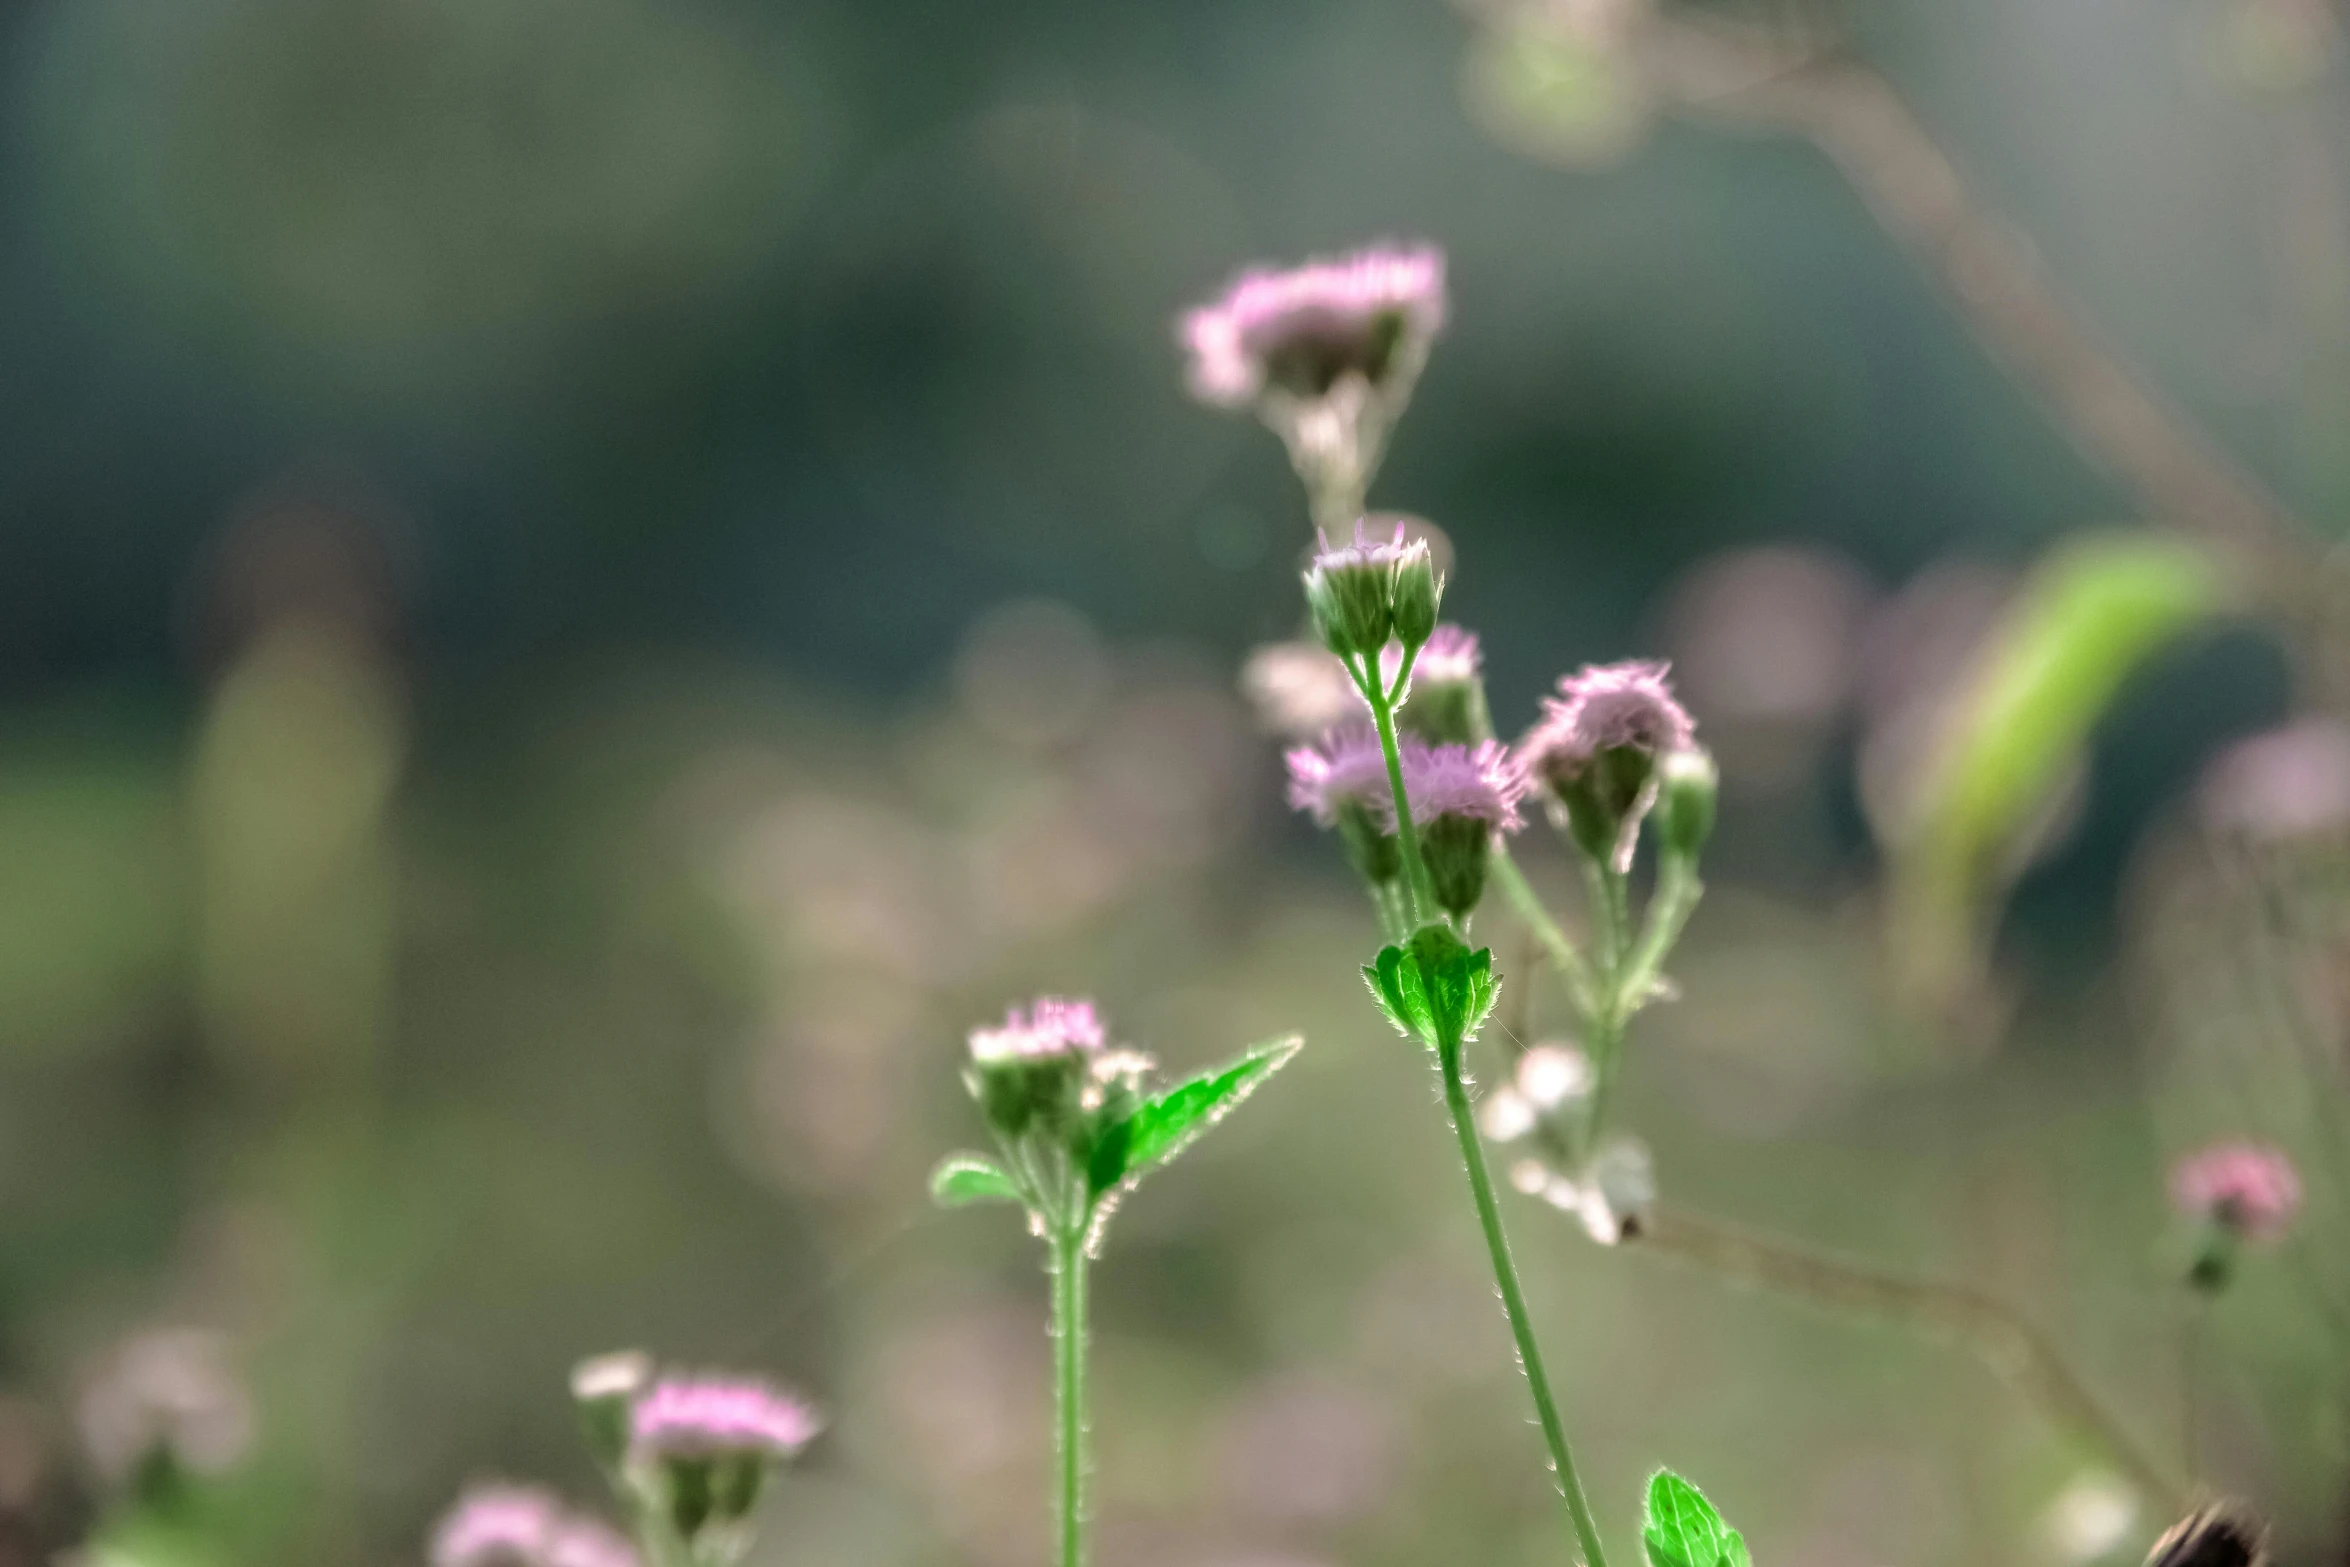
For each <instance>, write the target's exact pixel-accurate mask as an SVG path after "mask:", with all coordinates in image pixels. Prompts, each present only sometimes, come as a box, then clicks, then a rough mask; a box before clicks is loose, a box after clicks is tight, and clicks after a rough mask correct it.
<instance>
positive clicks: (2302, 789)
mask: <svg viewBox="0 0 2350 1567" xmlns="http://www.w3.org/2000/svg"><path fill="white" fill-rule="evenodd" d="M2201 805H2202V811H2203V820H2204V822H2205V824H2206V825H2207V826H2209V827H2211V828H2212V829H2213V830H2214V831H2218V832H2224V833H2234V834H2239V835H2241V836H2243V837H2245V838H2249V839H2252V840H2254V841H2255V842H2263V843H2274V842H2281V841H2284V840H2287V839H2292V838H2304V837H2314V836H2317V835H2319V834H2323V833H2329V832H2340V831H2341V830H2342V829H2343V828H2345V827H2350V729H2345V728H2344V727H2343V726H2342V725H2341V724H2339V723H2336V722H2335V721H2333V720H2332V719H2325V718H2310V719H2304V720H2302V721H2301V722H2299V723H2296V724H2288V725H2286V726H2285V727H2284V728H2282V729H2272V730H2269V731H2268V732H2267V733H2265V734H2257V735H2254V736H2252V737H2251V738H2250V739H2248V740H2239V741H2238V742H2236V744H2234V745H2233V746H2230V747H2229V748H2228V749H2227V750H2226V751H2224V752H2222V753H2221V754H2220V756H2219V758H2218V759H2217V760H2216V761H2214V762H2213V763H2212V764H2211V766H2210V768H2209V769H2208V770H2207V771H2206V772H2205V773H2204V775H2203V785H2202V790H2201Z"/></svg>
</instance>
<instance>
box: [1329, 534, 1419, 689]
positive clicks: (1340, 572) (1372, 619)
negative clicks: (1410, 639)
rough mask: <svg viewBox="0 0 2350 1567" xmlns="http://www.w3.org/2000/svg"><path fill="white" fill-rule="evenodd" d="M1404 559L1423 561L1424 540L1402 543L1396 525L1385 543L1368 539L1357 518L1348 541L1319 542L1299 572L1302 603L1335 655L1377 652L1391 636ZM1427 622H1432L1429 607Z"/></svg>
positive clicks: (1369, 654) (1341, 656) (1392, 634)
mask: <svg viewBox="0 0 2350 1567" xmlns="http://www.w3.org/2000/svg"><path fill="white" fill-rule="evenodd" d="M1407 560H1411V561H1416V562H1418V563H1420V564H1423V565H1425V564H1426V563H1427V561H1428V545H1427V542H1426V541H1425V540H1420V539H1414V540H1412V541H1410V542H1409V543H1406V542H1405V540H1404V532H1403V527H1402V525H1401V524H1398V525H1397V527H1396V530H1395V537H1394V538H1393V540H1391V541H1389V542H1386V543H1378V542H1374V541H1373V540H1372V538H1371V537H1370V535H1369V533H1368V532H1367V531H1366V530H1365V529H1364V526H1363V524H1362V523H1360V522H1357V523H1356V524H1355V536H1354V542H1353V543H1352V544H1348V545H1344V546H1342V547H1339V548H1336V549H1332V548H1330V547H1328V544H1327V541H1325V544H1324V548H1323V549H1322V551H1321V553H1320V554H1318V555H1316V556H1315V557H1314V563H1313V565H1312V566H1310V567H1308V568H1307V570H1306V573H1305V585H1306V608H1307V610H1308V611H1310V612H1311V614H1312V615H1313V619H1314V630H1315V632H1316V634H1317V635H1319V636H1320V637H1321V639H1322V645H1323V646H1325V647H1327V648H1329V649H1330V651H1331V652H1333V653H1336V654H1337V655H1338V656H1339V657H1340V658H1352V657H1356V656H1361V657H1367V658H1377V657H1378V656H1379V652H1380V650H1381V649H1383V648H1384V647H1386V646H1387V643H1388V639H1389V638H1391V637H1393V636H1394V635H1395V608H1396V604H1395V594H1396V582H1397V578H1398V574H1399V572H1400V570H1401V569H1402V567H1403V565H1404V563H1405V562H1406V561H1407ZM1429 569H1430V573H1431V583H1433V567H1430V568H1429ZM1433 603H1434V599H1433V598H1431V599H1430V604H1431V606H1432V605H1433ZM1428 623H1429V625H1430V626H1431V627H1432V626H1433V625H1434V624H1435V614H1434V611H1433V608H1431V610H1430V613H1429V617H1428ZM1425 634H1426V633H1425V632H1423V633H1422V635H1423V636H1424V635H1425Z"/></svg>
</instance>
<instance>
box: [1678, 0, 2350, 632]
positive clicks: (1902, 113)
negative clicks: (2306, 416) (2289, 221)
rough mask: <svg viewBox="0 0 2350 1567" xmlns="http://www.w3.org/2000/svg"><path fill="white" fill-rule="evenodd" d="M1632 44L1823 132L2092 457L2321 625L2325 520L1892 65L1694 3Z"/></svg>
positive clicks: (1872, 205)
mask: <svg viewBox="0 0 2350 1567" xmlns="http://www.w3.org/2000/svg"><path fill="white" fill-rule="evenodd" d="M1634 47H1635V48H1636V49H1637V51H1638V58H1639V60H1640V64H1641V66H1642V68H1643V72H1644V75H1645V76H1646V77H1647V79H1648V80H1649V81H1651V82H1652V83H1653V85H1654V86H1655V87H1656V89H1657V90H1658V91H1659V92H1660V93H1661V94H1662V95H1663V97H1664V98H1665V99H1666V100H1667V101H1668V102H1670V103H1672V104H1674V105H1675V106H1677V107H1678V108H1680V109H1682V110H1683V111H1685V112H1689V113H1692V114H1696V115H1701V116H1704V117H1706V118H1710V119H1714V120H1717V121H1721V122H1726V123H1730V124H1735V125H1740V126H1744V127H1746V128H1749V129H1761V130H1776V131H1785V132H1791V133H1794V134H1797V135H1800V136H1803V137H1805V138H1807V139H1808V140H1810V141H1811V142H1812V143H1813V144H1814V145H1816V146H1817V147H1818V148H1819V149H1820V151H1821V152H1822V153H1824V154H1825V155H1826V156H1827V157H1828V159H1829V160H1830V161H1831V162H1833V163H1834V164H1835V165H1836V167H1837V168H1838V169H1839V170H1840V171H1841V172H1842V173H1843V174H1844V176H1845V178H1846V179H1847V180H1849V181H1850V182H1851V184H1852V186H1853V188H1854V190H1855V191H1857V192H1858V193H1859V195H1860V197H1861V199H1862V200H1863V201H1864V202H1866V203H1867V204H1868V207H1869V210H1870V211H1871V212H1872V213H1873V214H1874V215H1875V216H1876V218H1877V220H1878V222H1879V223H1880V224H1882V225H1883V226H1884V228H1885V230H1886V231H1887V232H1888V233H1889V234H1891V235H1892V236H1893V238H1894V239H1895V240H1897V241H1898V242H1899V243H1900V244H1901V245H1903V246H1904V247H1905V248H1906V249H1907V250H1908V251H1909V252H1910V253H1911V255H1912V256H1913V257H1915V258H1916V260H1917V261H1918V262H1919V264H1920V265H1921V266H1922V267H1924V268H1925V270H1926V271H1927V272H1929V273H1930V274H1932V275H1933V276H1934V277H1935V278H1936V279H1937V280H1938V281H1939V282H1940V283H1941V285H1942V287H1943V291H1944V292H1945V293H1946V294H1947V296H1948V297H1949V299H1950V300H1951V302H1952V304H1953V305H1955V306H1956V307H1957V309H1958V310H1959V312H1960V313H1961V314H1962V315H1963V316H1964V317H1965V319H1966V321H1967V323H1968V324H1969V326H1970V327H1971V328H1972V329H1973V331H1974V333H1975V335H1976V336H1977V337H1978V338H1979V339H1980V340H1981V341H1982V343H1983V344H1984V346H1985V347H1986V348H1987V349H1988V350H1989V351H1990V352H1991V354H1992V355H1993V357H1994V358H1996V359H1997V360H1998V361H1999V362H2000V364H2001V365H2002V366H2003V367H2004V368H2005V369H2006V370H2007V371H2008V373H2009V374H2011V375H2013V376H2014V377H2015V379H2016V380H2017V381H2018V382H2020V383H2021V384H2022V385H2023V386H2024V387H2025V388H2026V389H2027V390H2028V391H2030V392H2031V393H2032V394H2033V395H2035V396H2036V397H2037V398H2038V399H2039V400H2040V401H2041V402H2042V403H2043V404H2044V405H2045V406H2046V407H2047V408H2048V409H2049V411H2050V412H2051V413H2052V414H2053V415H2054V417H2055V419H2056V421H2057V423H2058V424H2059V425H2060V426H2061V427H2062V429H2063V430H2064V432H2065V434H2066V436H2067V437H2068V438H2069V439H2070V440H2071V442H2072V444H2073V445H2074V447H2075V448H2076V449H2078V450H2079V451H2080V452H2081V454H2082V455H2083V456H2084V457H2085V458H2087V459H2088V460H2089V461H2090V462H2091V463H2093V464H2094V465H2096V466H2097V467H2098V468H2100V469H2102V470H2103V471H2105V472H2106V473H2108V474H2109V475H2111V476H2112V477H2114V478H2115V479H2117V480H2118V481H2120V482H2121V483H2122V484H2124V485H2126V486H2127V487H2128V488H2129V489H2130V490H2131V491H2132V492H2133V493H2134V494H2135V495H2136V497H2137V500H2138V504H2139V505H2140V506H2141V507H2142V508H2143V509H2144V512H2145V514H2146V516H2147V517H2148V518H2150V519H2152V520H2155V521H2161V522H2168V523H2170V524H2172V525H2175V526H2177V527H2178V528H2180V529H2182V530H2183V531H2185V532H2188V533H2190V534H2193V535H2194V536H2196V537H2198V538H2200V539H2202V540H2203V541H2204V542H2206V543H2207V544H2210V545H2211V546H2213V547H2215V548H2217V549H2219V550H2220V551H2222V552H2223V553H2225V554H2227V555H2229V556H2231V557H2234V558H2236V559H2237V560H2239V561H2240V562H2242V563H2243V564H2244V565H2245V566H2247V567H2248V568H2249V569H2250V570H2251V571H2252V573H2253V574H2254V576H2255V579H2256V580H2257V581H2258V583H2259V584H2260V585H2261V586H2262V587H2263V589H2264V590H2265V593H2266V596H2267V597H2268V599H2269V600H2270V602H2272V603H2274V604H2276V605H2278V606H2279V607H2280V608H2282V609H2283V610H2285V611H2286V612H2287V613H2288V615H2289V616H2290V618H2292V619H2293V620H2294V621H2295V623H2296V624H2297V625H2300V626H2302V627H2303V628H2304V629H2307V628H2308V627H2309V626H2310V624H2311V621H2310V617H2312V616H2314V615H2315V614H2316V613H2317V611H2316V608H2315V606H2314V605H2313V604H2312V603H2311V599H2312V597H2313V594H2314V591H2315V583H2314V580H2313V578H2314V574H2313V573H2312V571H2311V570H2310V567H2311V564H2312V562H2313V560H2314V559H2315V549H2316V545H2315V539H2316V535H2315V533H2314V532H2313V530H2311V529H2310V528H2309V527H2308V526H2307V525H2306V524H2305V523H2303V522H2302V521H2301V520H2300V519H2299V518H2297V517H2295V516H2294V515H2293V514H2292V512H2291V511H2290V510H2289V509H2288V508H2287V507H2286V506H2285V505H2284V504H2283V502H2281V501H2280V500H2279V499H2278V498H2277V497H2276V496H2275V495H2274V494H2272V493H2271V492H2270V491H2269V490H2268V488H2267V487H2266V486H2265V485H2263V484H2262V483H2261V482H2260V480H2259V479H2257V478H2256V477H2254V476H2253V475H2252V474H2251V473H2249V472H2247V471H2246V470H2245V469H2244V468H2242V467H2241V466H2240V465H2238V464H2237V463H2236V462H2235V461H2234V460H2233V459H2232V458H2231V457H2229V456H2228V455H2227V454H2226V453H2225V452H2223V451H2222V450H2221V449H2220V448H2219V447H2218V446H2217V445H2216V444H2214V443H2213V442H2212V441H2210V440H2209V439H2207V438H2206V437H2205V435H2204V434H2203V432H2202V431H2200V430H2199V429H2197V428H2196V427H2195V425H2194V424H2193V422H2192V421H2191V420H2189V419H2188V418H2187V417H2186V416H2185V415H2184V414H2183V413H2181V412H2180V411H2179V410H2178V409H2177V408H2175V407H2173V406H2172V405H2171V404H2170V403H2169V402H2168V401H2167V400H2165V399H2164V398H2163V397H2161V395H2160V394H2159V393H2157V392H2156V391H2154V390H2153V389H2152V388H2151V386H2150V384H2149V383H2148V382H2147V380H2146V378H2145V377H2144V376H2143V375H2141V374H2140V373H2139V372H2138V371H2137V370H2136V369H2135V368H2133V367H2132V366H2130V365H2129V364H2128V363H2127V362H2126V361H2125V360H2124V359H2123V357H2122V356H2121V355H2120V354H2119V353H2118V352H2116V351H2115V350H2114V348H2113V347H2112V346H2111V345H2110V344H2108V343H2107V342H2106V341H2105V340H2104V339H2103V338H2102V337H2101V336H2100V335H2099V334H2098V333H2097V332H2096V331H2095V330H2094V329H2093V328H2092V327H2091V326H2090V325H2089V324H2088V321H2087V320H2086V318H2085V317H2084V316H2083V314H2082V312H2081V311H2080V310H2079V309H2078V308H2077V307H2076V306H2075V305H2074V304H2073V303H2072V301H2070V300H2069V299H2067V298H2066V297H2065V296H2064V294H2063V293H2062V291H2061V290H2060V289H2059V288H2058V287H2057V285H2056V283H2055V282H2054V281H2053V280H2052V279H2051V278H2050V277H2049V276H2048V275H2047V273H2046V272H2045V271H2044V270H2043V269H2042V267H2041V266H2040V264H2039V261H2038V259H2037V255H2036V252H2035V249H2034V247H2033V245H2032V243H2031V241H2030V239H2029V238H2028V237H2027V236H2026V235H2025V234H2024V233H2023V232H2022V231H2021V230H2020V229H2018V228H2017V227H2016V226H2015V225H2014V224H2012V223H2010V222H2008V221H2007V220H2006V219H2005V218H2003V217H2001V216H2000V215H1999V214H1998V213H1997V212H1995V211H1993V210H1992V209H1991V208H1990V207H1989V206H1988V205H1987V204H1986V203H1985V202H1984V201H1983V200H1982V199H1981V198H1980V197H1979V196H1978V195H1977V194H1976V192H1975V191H1974V190H1973V189H1972V188H1971V187H1970V186H1969V184H1968V182H1967V180H1966V177H1965V176H1964V175H1963V174H1962V173H1961V172H1960V170H1959V168H1958V166H1957V164H1956V163H1955V162H1954V161H1953V160H1952V159H1951V158H1950V157H1949V156H1948V155H1947V154H1945V153H1944V152H1943V151H1942V149H1941V147H1940V146H1939V145H1938V144H1937V143H1936V141H1935V140H1934V136H1933V133H1932V132H1931V131H1929V130H1928V129H1927V128H1926V127H1925V125H1924V124H1923V123H1921V122H1920V121H1919V120H1918V118H1917V116H1916V115H1914V114H1912V113H1911V112H1910V110H1909V107H1908V106H1907V105H1906V104H1904V103H1903V102H1902V101H1901V98H1900V95H1899V94H1898V93H1896V92H1895V91H1894V90H1893V88H1892V86H1891V84H1889V83H1888V82H1887V81H1886V80H1885V79H1884V78H1883V77H1881V76H1880V75H1878V74H1877V73H1876V72H1875V71H1872V70H1870V69H1869V68H1868V67H1867V66H1865V65H1863V64H1861V63H1859V62H1857V61H1855V60H1852V59H1849V58H1844V57H1835V56H1828V55H1823V54H1818V53H1805V52H1802V51H1798V50H1793V49H1790V48H1788V47H1785V46H1784V45H1782V44H1781V43H1780V42H1778V41H1777V40H1775V39H1774V38H1773V37H1771V36H1770V35H1768V34H1764V33H1757V32H1752V31H1746V30H1740V29H1737V28H1735V27H1733V26H1730V25H1727V24H1723V23H1718V22H1706V21H1699V20H1695V19H1691V18H1689V17H1687V16H1660V17H1657V18H1654V19H1653V20H1652V21H1650V22H1649V23H1648V24H1647V25H1646V26H1645V27H1644V28H1643V29H1642V31H1641V33H1640V35H1639V37H1638V39H1637V40H1636V42H1635V45H1634Z"/></svg>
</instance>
